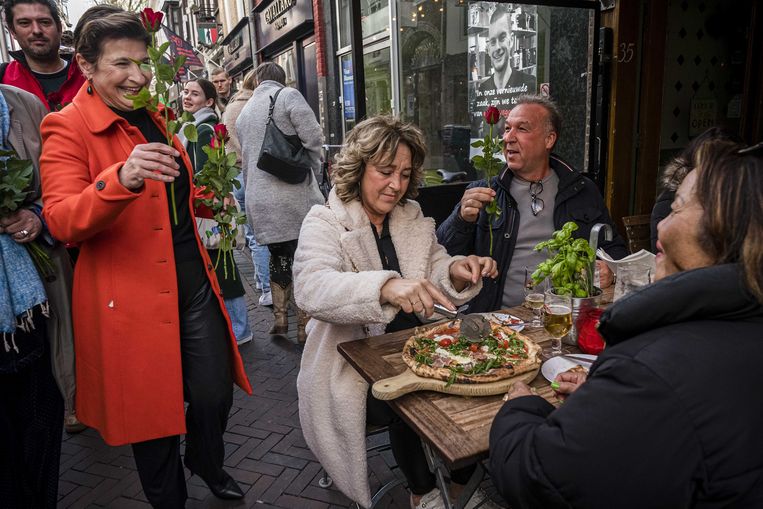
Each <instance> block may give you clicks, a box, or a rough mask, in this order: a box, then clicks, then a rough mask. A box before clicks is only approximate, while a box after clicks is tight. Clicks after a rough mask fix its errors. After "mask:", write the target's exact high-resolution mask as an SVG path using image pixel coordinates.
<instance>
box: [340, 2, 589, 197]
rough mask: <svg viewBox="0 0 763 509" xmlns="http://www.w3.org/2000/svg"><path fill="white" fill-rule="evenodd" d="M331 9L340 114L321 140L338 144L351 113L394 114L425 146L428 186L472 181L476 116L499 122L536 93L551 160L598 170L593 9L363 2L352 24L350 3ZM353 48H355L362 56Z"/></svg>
mask: <svg viewBox="0 0 763 509" xmlns="http://www.w3.org/2000/svg"><path fill="white" fill-rule="evenodd" d="M331 1H332V3H331V4H328V3H327V4H326V6H325V8H327V7H328V6H330V7H331V10H332V14H331V15H332V16H333V18H332V19H334V20H336V21H335V23H336V26H337V28H336V35H335V39H336V49H335V52H334V58H335V59H336V61H335V62H336V63H335V65H336V67H335V68H336V69H337V70H338V71H339V72H338V73H336V75H337V78H336V83H335V86H336V87H337V89H338V91H339V94H340V95H341V101H340V104H341V108H342V114H341V117H340V119H339V125H335V126H329V132H330V133H331V134H334V133H336V134H337V137H338V138H343V135H344V134H345V133H346V132H347V131H349V130H350V129H351V128H352V127H353V126H354V125H355V123H356V121H357V119H358V112H359V111H360V112H361V114H360V116H362V112H363V111H365V115H366V116H372V115H375V114H380V113H392V114H394V115H399V116H400V117H401V118H402V119H404V120H407V121H411V122H414V123H416V124H417V125H418V126H419V127H421V128H422V130H423V131H424V134H425V135H426V137H427V145H428V148H429V156H428V158H427V160H426V161H425V169H426V170H427V176H428V179H427V181H428V182H429V183H437V181H438V178H439V177H441V176H442V175H447V174H451V173H454V172H465V173H466V178H467V179H468V180H473V179H475V178H477V177H478V176H479V175H477V174H476V173H475V171H474V170H473V169H472V167H471V165H470V164H469V159H470V157H471V156H472V155H474V154H475V153H476V149H473V148H472V147H471V142H473V141H475V140H476V139H479V138H481V137H484V135H485V130H484V126H483V122H482V112H483V111H484V110H485V109H486V108H487V107H488V106H491V105H495V106H497V107H499V109H501V110H502V112H503V113H504V115H505V114H508V111H509V110H510V109H511V107H512V104H513V101H515V100H516V97H517V96H518V95H520V94H522V93H543V94H547V95H548V94H550V95H552V96H553V97H554V99H555V100H556V101H557V103H558V104H559V107H560V109H561V112H562V115H563V117H564V124H565V127H564V131H563V133H562V134H561V137H560V139H559V142H558V143H557V147H556V151H557V152H558V153H559V154H560V155H561V156H562V157H564V158H565V159H567V160H568V161H569V162H571V163H572V164H573V165H574V166H576V167H577V168H580V169H581V170H584V171H589V172H592V173H593V172H596V171H597V170H598V168H596V166H595V163H596V162H597V161H599V160H600V159H599V158H598V157H596V154H595V153H594V151H595V150H597V149H598V147H599V144H596V143H591V138H590V132H591V126H592V125H593V124H594V111H595V110H594V108H593V105H594V104H595V103H596V100H595V92H596V87H595V83H596V77H597V72H598V69H597V66H596V65H595V63H596V61H597V54H596V51H595V48H596V47H597V46H596V44H597V37H598V32H597V28H598V22H599V10H598V2H591V1H575V0H566V1H564V2H557V3H559V4H564V5H563V6H553V5H548V3H549V2H543V3H544V5H535V4H525V3H504V2H481V1H480V2H469V1H466V0H364V1H361V2H359V4H360V7H359V10H356V14H355V16H357V17H358V18H359V23H358V22H357V21H358V20H353V14H351V13H352V12H353V7H355V5H353V2H352V0H331ZM327 17H328V15H327ZM353 21H355V22H353ZM354 27H360V30H361V31H362V37H360V38H358V37H357V34H355V33H354V32H353V28H354ZM354 40H362V53H360V52H358V51H357V48H355V47H354V45H353V41H354ZM355 55H362V74H363V76H364V79H363V83H362V84H360V83H356V82H355V79H354V75H355V74H357V72H358V71H359V69H358V67H356V66H354V65H353V57H354V56H355ZM356 58H357V57H356ZM356 87H357V88H359V89H360V90H357V91H356ZM361 101H362V102H363V104H362V105H359V104H358V103H359V102H361ZM359 106H360V107H359ZM498 128H499V129H500V128H502V127H501V126H499V127H498ZM438 170H439V171H438ZM423 194H424V195H426V194H427V193H426V192H424V193H423Z"/></svg>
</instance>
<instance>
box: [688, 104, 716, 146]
mask: <svg viewBox="0 0 763 509" xmlns="http://www.w3.org/2000/svg"><path fill="white" fill-rule="evenodd" d="M717 112H718V103H717V101H716V100H715V98H714V97H703V98H696V97H695V98H693V99H692V100H691V106H690V108H689V137H693V136H697V135H699V134H701V133H703V132H704V131H706V130H707V129H709V128H711V127H713V126H714V125H715V124H716V120H717Z"/></svg>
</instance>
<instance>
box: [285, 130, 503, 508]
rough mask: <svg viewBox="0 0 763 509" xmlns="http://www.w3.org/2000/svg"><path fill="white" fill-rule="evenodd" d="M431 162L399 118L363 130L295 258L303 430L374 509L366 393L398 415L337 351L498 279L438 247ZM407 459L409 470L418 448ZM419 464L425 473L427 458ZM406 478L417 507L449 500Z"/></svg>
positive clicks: (350, 491)
mask: <svg viewBox="0 0 763 509" xmlns="http://www.w3.org/2000/svg"><path fill="white" fill-rule="evenodd" d="M424 156H425V148H424V140H423V136H422V135H421V132H420V131H419V130H418V128H416V127H415V126H412V125H410V124H403V123H402V122H400V121H398V120H396V119H394V118H392V117H374V118H371V119H368V120H365V121H363V122H361V123H360V124H358V125H357V126H356V127H355V128H354V129H353V130H352V131H351V133H350V135H349V136H348V138H347V140H346V144H345V148H344V149H343V150H342V153H340V154H339V156H338V158H337V162H336V164H335V165H334V175H333V177H334V184H335V185H334V188H333V189H332V191H331V194H330V195H329V199H328V203H327V204H326V205H317V206H315V207H313V208H312V210H311V211H310V213H309V214H308V215H307V217H306V218H305V221H304V223H303V224H302V230H301V233H300V237H299V247H298V248H297V252H296V255H295V259H294V290H295V298H296V301H297V305H298V306H299V307H300V308H302V309H304V310H305V311H306V312H307V313H308V314H309V315H310V316H311V317H312V320H310V322H309V323H308V326H307V334H308V337H307V343H306V345H305V350H304V353H303V355H302V366H301V369H300V373H299V376H298V378H297V389H298V392H299V415H300V421H301V424H302V431H303V433H304V436H305V440H306V441H307V444H308V446H309V447H310V449H311V450H312V451H313V453H314V454H315V455H316V457H317V458H318V460H319V461H320V462H321V464H322V465H323V467H324V468H325V469H326V471H327V472H328V474H329V475H330V476H331V477H332V479H333V480H334V482H335V484H336V486H337V487H338V488H339V489H340V490H341V491H342V492H343V493H344V494H345V495H347V496H348V497H349V498H351V499H352V500H354V501H356V502H358V503H359V504H361V505H362V506H364V507H369V506H370V504H371V496H370V489H369V485H368V472H367V461H366V441H365V429H366V415H367V414H366V410H367V408H366V407H367V398H370V400H369V401H368V406H369V409H370V407H371V406H372V405H374V406H375V407H377V408H379V405H382V406H381V407H380V408H382V409H387V410H386V411H387V412H390V413H392V411H391V409H389V406H388V405H387V404H386V403H384V402H380V401H378V400H375V399H374V398H373V397H372V396H369V393H368V389H369V386H368V384H367V383H366V382H365V381H364V380H363V379H362V378H361V376H360V375H359V374H358V373H357V372H356V371H355V370H354V369H353V368H352V366H350V365H349V364H348V363H347V362H346V361H345V360H344V359H343V358H342V357H341V355H340V354H339V353H338V351H337V348H336V347H337V344H339V343H342V342H344V341H350V340H354V339H359V338H363V337H367V336H374V335H379V334H383V333H384V332H385V331H386V332H391V331H392V330H401V329H403V328H407V327H409V326H411V327H412V326H415V325H416V323H421V322H419V321H418V318H417V317H424V316H431V315H432V312H433V309H432V306H433V303H434V302H439V303H441V304H443V305H445V306H446V307H448V308H451V309H455V307H454V305H453V303H456V304H461V303H464V302H466V301H467V300H469V299H471V298H472V297H474V296H475V295H476V294H477V293H478V292H479V290H480V288H481V286H482V280H481V278H482V277H486V276H487V277H495V276H496V275H497V270H496V264H495V261H493V260H492V259H490V258H478V257H476V256H470V257H462V256H460V257H450V256H449V255H448V254H447V252H446V251H445V249H444V248H443V247H442V246H440V245H439V244H438V243H437V239H436V237H435V224H434V221H433V220H432V219H430V218H426V217H424V216H423V214H422V213H421V208H420V207H419V205H418V204H417V203H416V202H413V201H410V200H409V198H412V197H414V196H415V194H416V192H417V186H418V182H419V181H420V179H421V178H422V173H423V172H422V165H423V161H424ZM385 239H386V240H385ZM390 239H391V243H390V242H389V241H390ZM390 258H396V259H394V260H392V261H391V263H390ZM383 260H384V261H383ZM390 265H392V266H390ZM390 322H392V323H390ZM388 324H389V325H388ZM393 325H395V326H396V327H395V328H393V329H392V330H390V326H393ZM400 422H402V421H400ZM402 425H403V426H405V425H404V423H403V424H402ZM410 433H413V432H412V431H411V432H410ZM413 438H414V440H415V441H416V445H418V446H419V448H420V441H419V440H418V438H417V437H415V436H414V437H413ZM390 440H391V441H393V440H395V439H394V438H393V434H392V433H391V434H390ZM414 449H415V448H414ZM395 450H396V447H395V444H393V452H394V451H395ZM397 450H398V451H400V450H404V451H407V450H408V449H406V448H400V447H397ZM398 455H399V453H398V454H395V456H396V459H397V460H398V464H400V463H401V461H400V460H401V458H398ZM404 456H406V457H405V458H402V459H403V460H404V461H405V462H406V463H410V460H411V459H412V458H410V457H408V456H409V453H408V452H406V453H405V454H404ZM413 459H414V460H415V463H417V464H418V465H419V466H421V461H423V467H422V468H424V469H426V461H425V459H424V458H423V453H421V458H413ZM403 472H404V474H405V475H406V477H409V476H408V473H407V472H406V469H403ZM424 474H426V475H430V474H429V472H428V470H426V472H424ZM408 481H409V486H412V485H413V486H418V487H419V489H418V491H419V492H420V493H416V490H414V491H413V494H412V496H411V505H412V507H419V506H420V505H419V504H420V503H421V501H422V500H423V498H422V497H424V498H426V497H427V496H429V497H430V498H432V497H436V496H439V493H437V490H436V489H435V488H434V479H433V478H432V479H431V486H430V487H426V488H425V489H424V488H422V487H421V484H422V483H421V482H418V483H416V482H414V481H413V480H412V479H410V478H408ZM428 482H429V481H428V480H427V482H425V483H424V484H428ZM412 489H413V488H412ZM422 491H423V493H421V492H422Z"/></svg>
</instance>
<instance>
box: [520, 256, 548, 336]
mask: <svg viewBox="0 0 763 509" xmlns="http://www.w3.org/2000/svg"><path fill="white" fill-rule="evenodd" d="M532 274H533V269H532V268H530V267H527V266H525V286H524V290H525V305H526V306H527V307H529V308H530V309H532V310H533V320H532V322H530V324H529V326H530V327H542V326H543V324H542V323H541V321H540V310H541V309H542V308H543V300H544V296H543V282H541V283H537V284H536V283H535V281H534V280H533V277H532Z"/></svg>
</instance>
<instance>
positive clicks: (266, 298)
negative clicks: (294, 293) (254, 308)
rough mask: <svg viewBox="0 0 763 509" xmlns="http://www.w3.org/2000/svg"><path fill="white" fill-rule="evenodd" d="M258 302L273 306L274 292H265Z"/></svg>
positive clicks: (261, 304)
mask: <svg viewBox="0 0 763 509" xmlns="http://www.w3.org/2000/svg"><path fill="white" fill-rule="evenodd" d="M258 302H259V303H260V306H272V305H273V294H272V293H270V292H266V293H263V294H262V295H260V299H259V301H258Z"/></svg>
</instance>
